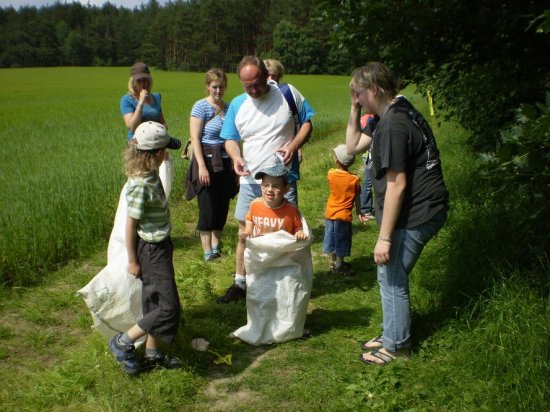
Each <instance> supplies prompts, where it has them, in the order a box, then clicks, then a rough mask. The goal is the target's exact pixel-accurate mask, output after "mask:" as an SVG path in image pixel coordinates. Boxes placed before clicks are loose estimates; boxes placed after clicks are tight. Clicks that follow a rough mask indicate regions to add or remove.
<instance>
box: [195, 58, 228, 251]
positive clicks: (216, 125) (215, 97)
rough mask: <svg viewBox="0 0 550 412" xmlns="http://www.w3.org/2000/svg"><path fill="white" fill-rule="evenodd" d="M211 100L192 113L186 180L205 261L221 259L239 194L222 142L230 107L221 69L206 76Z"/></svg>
mask: <svg viewBox="0 0 550 412" xmlns="http://www.w3.org/2000/svg"><path fill="white" fill-rule="evenodd" d="M204 84H205V87H206V91H207V93H208V96H207V97H206V98H204V99H201V100H199V101H197V102H196V103H195V104H194V106H193V109H192V110H191V116H190V120H189V133H190V136H191V142H192V144H193V157H192V159H191V167H190V168H189V172H188V174H187V178H186V190H187V193H186V198H187V199H188V200H190V199H192V198H193V197H195V196H197V200H198V204H199V219H198V222H197V230H198V231H199V232H200V238H201V244H202V247H203V251H204V260H206V261H212V260H216V259H219V258H220V256H221V249H220V238H221V235H222V231H223V228H224V226H225V223H226V221H227V213H228V211H229V202H230V200H231V198H232V197H234V196H235V195H236V194H237V192H238V184H237V177H236V175H235V172H234V170H233V166H232V165H231V159H230V158H229V156H228V155H227V153H226V152H225V149H224V141H223V140H221V139H220V131H221V129H222V125H223V121H224V119H225V114H226V113H227V108H228V106H229V105H228V104H227V103H226V102H224V100H223V95H224V94H225V90H226V88H227V75H226V74H225V73H224V72H223V70H221V69H216V68H214V69H210V70H209V71H208V72H206V76H205V82H204Z"/></svg>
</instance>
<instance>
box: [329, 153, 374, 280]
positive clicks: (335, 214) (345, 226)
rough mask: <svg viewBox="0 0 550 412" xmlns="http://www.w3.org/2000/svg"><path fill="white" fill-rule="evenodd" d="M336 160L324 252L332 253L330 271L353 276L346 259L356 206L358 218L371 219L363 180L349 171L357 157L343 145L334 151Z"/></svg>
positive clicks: (330, 171)
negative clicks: (366, 212)
mask: <svg viewBox="0 0 550 412" xmlns="http://www.w3.org/2000/svg"><path fill="white" fill-rule="evenodd" d="M334 161H335V162H336V166H337V167H338V168H336V169H330V170H329V171H328V176H327V178H328V184H329V188H330V194H329V197H328V200H327V206H326V209H325V218H326V220H325V238H324V240H323V249H324V252H325V253H327V254H330V269H331V271H332V273H335V274H339V275H344V276H352V275H353V274H354V273H353V271H352V270H351V266H350V264H349V263H347V262H344V257H345V256H349V255H350V253H351V220H352V215H353V213H352V210H353V206H354V205H355V210H356V211H357V216H358V217H359V220H360V221H361V222H366V221H367V220H368V218H367V216H366V215H363V214H361V210H360V202H359V200H360V196H359V195H360V193H361V188H360V184H359V178H358V177H357V176H356V175H354V174H353V173H350V172H348V168H349V167H350V166H351V165H352V164H353V162H354V161H355V156H353V155H349V154H348V153H347V151H346V145H345V144H341V145H339V146H337V147H336V148H334Z"/></svg>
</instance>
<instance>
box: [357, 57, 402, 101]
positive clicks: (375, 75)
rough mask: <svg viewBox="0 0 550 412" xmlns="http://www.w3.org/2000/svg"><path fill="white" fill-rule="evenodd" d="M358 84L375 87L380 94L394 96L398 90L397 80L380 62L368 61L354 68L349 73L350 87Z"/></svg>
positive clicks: (366, 87)
mask: <svg viewBox="0 0 550 412" xmlns="http://www.w3.org/2000/svg"><path fill="white" fill-rule="evenodd" d="M353 84H358V85H361V86H362V87H364V88H365V89H370V88H372V87H376V88H377V89H378V91H379V93H380V94H381V95H382V96H386V95H387V97H391V98H393V97H395V95H396V94H397V92H398V90H399V87H400V85H399V82H398V81H397V79H396V78H395V77H394V75H393V73H392V72H391V70H390V69H389V68H388V67H387V66H386V65H385V64H384V63H380V62H369V63H367V64H366V65H365V66H363V67H359V68H358V69H355V70H354V71H353V73H352V75H351V82H350V87H351V86H352V85H353Z"/></svg>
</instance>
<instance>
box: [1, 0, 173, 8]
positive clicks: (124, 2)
mask: <svg viewBox="0 0 550 412" xmlns="http://www.w3.org/2000/svg"><path fill="white" fill-rule="evenodd" d="M55 1H56V0H0V7H4V8H5V7H10V6H12V7H14V8H16V9H18V8H19V7H21V6H34V7H40V6H48V5H52V4H54V3H55ZM147 1H148V0H110V1H109V2H110V3H111V4H113V5H115V6H118V7H120V6H124V7H127V8H130V9H132V8H134V7H135V6H139V5H140V4H142V3H147ZM59 2H60V3H77V2H78V3H81V4H83V5H87V4H90V5H92V6H101V5H103V4H104V3H106V2H107V0H59ZM158 2H159V3H160V4H161V5H162V4H165V3H168V0H158Z"/></svg>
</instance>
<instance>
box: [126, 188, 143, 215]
mask: <svg viewBox="0 0 550 412" xmlns="http://www.w3.org/2000/svg"><path fill="white" fill-rule="evenodd" d="M146 187H147V186H146V185H145V184H139V183H137V182H136V183H134V184H130V185H128V188H127V190H126V201H127V202H128V216H130V217H131V218H134V219H137V220H140V219H141V218H142V217H143V215H144V213H145V199H146V196H147V193H146V191H147V189H146Z"/></svg>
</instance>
